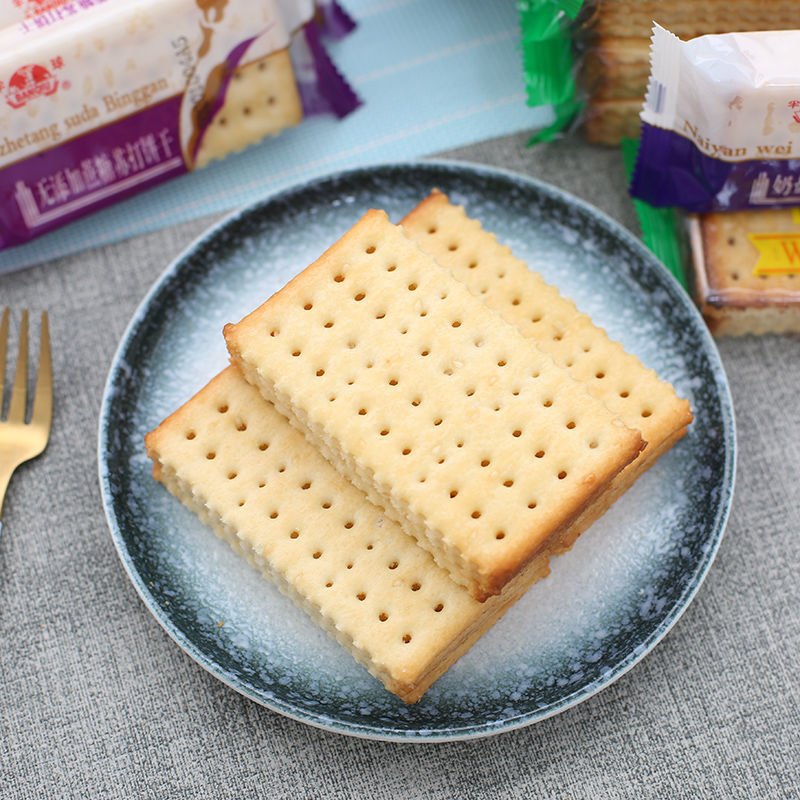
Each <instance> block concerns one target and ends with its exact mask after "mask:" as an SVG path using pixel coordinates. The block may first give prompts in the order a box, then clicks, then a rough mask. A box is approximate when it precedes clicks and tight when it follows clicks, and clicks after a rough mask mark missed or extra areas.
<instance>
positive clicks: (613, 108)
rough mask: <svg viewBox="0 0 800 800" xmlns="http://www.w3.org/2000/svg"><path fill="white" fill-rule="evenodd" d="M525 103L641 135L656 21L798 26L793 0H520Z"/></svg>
mask: <svg viewBox="0 0 800 800" xmlns="http://www.w3.org/2000/svg"><path fill="white" fill-rule="evenodd" d="M517 5H518V9H519V17H520V28H521V32H522V55H523V68H524V76H525V81H526V85H527V90H528V103H529V105H532V106H539V105H552V106H553V108H554V111H555V114H554V116H555V119H554V122H553V124H552V125H551V126H549V127H548V128H546V129H545V130H543V131H541V132H539V133H538V134H537V135H536V136H535V137H534V141H542V140H548V139H552V138H553V137H555V136H557V135H559V134H560V133H562V132H564V131H566V130H573V129H579V130H580V132H581V134H582V136H583V137H584V138H585V139H586V140H587V141H590V142H593V143H597V144H608V145H617V144H619V142H620V141H621V140H622V139H624V138H633V139H635V138H637V137H638V135H639V112H640V111H641V106H642V101H643V99H644V95H645V90H646V88H647V81H648V76H649V74H650V35H651V31H652V27H653V22H656V23H658V24H660V25H662V26H663V27H665V28H667V29H668V30H670V31H672V32H673V33H675V34H677V35H678V36H680V37H681V38H683V39H691V38H694V37H697V36H701V35H703V34H716V33H726V32H728V31H752V30H758V31H766V30H780V29H791V28H796V27H798V19H799V18H798V7H797V2H796V0H769V2H764V1H763V0H703V2H699V0H518V3H517Z"/></svg>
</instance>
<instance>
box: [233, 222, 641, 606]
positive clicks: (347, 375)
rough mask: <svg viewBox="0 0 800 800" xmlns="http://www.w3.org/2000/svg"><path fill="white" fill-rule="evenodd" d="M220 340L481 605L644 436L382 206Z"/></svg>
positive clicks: (567, 521)
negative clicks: (476, 293)
mask: <svg viewBox="0 0 800 800" xmlns="http://www.w3.org/2000/svg"><path fill="white" fill-rule="evenodd" d="M225 338H226V340H227V344H228V349H229V351H230V353H231V356H232V359H233V361H234V363H236V364H237V365H239V366H240V368H241V369H242V371H243V374H244V375H245V377H246V378H247V379H248V380H249V381H251V382H252V383H253V384H254V385H256V386H257V387H258V388H259V389H260V390H261V392H262V394H263V395H264V397H265V398H266V399H267V400H269V401H270V402H273V403H274V404H275V406H276V408H277V409H278V410H279V411H280V412H281V413H283V414H285V415H286V416H287V417H288V418H289V419H290V420H292V421H293V422H294V423H295V424H297V425H298V426H299V427H300V428H301V429H302V430H303V432H304V433H305V434H306V436H307V437H308V438H309V440H310V441H311V442H312V443H313V444H315V445H316V446H317V447H318V448H319V449H320V451H321V452H322V453H323V454H324V455H325V456H326V457H327V458H328V460H329V461H331V463H333V464H334V466H336V467H337V468H338V469H339V470H340V472H341V473H342V474H343V475H344V476H345V477H347V478H348V479H349V480H351V481H352V482H353V483H354V484H355V485H356V486H357V487H358V488H360V489H361V490H362V491H364V492H365V494H366V495H367V496H368V497H369V498H370V499H371V500H372V501H373V502H374V503H376V504H377V505H380V506H382V507H384V508H385V509H386V513H387V514H388V515H389V516H390V517H392V518H393V519H394V520H395V521H397V522H398V523H399V524H400V525H401V526H402V527H403V528H404V530H405V531H406V532H407V533H410V534H411V535H412V536H414V538H416V539H417V541H418V542H419V543H420V544H421V545H422V546H423V547H425V548H426V549H428V550H430V552H431V553H432V554H433V555H434V558H435V559H436V561H437V563H439V564H440V566H442V567H444V568H445V569H446V570H447V571H448V572H449V573H450V575H451V577H452V578H453V579H454V580H455V581H457V582H458V583H461V584H463V585H465V586H467V588H468V589H469V590H470V592H471V593H472V594H473V596H474V597H476V598H477V599H479V600H485V599H486V598H487V597H488V596H490V595H492V594H498V593H499V592H500V591H501V590H502V588H503V586H505V585H506V584H507V583H508V582H509V581H510V580H512V579H513V578H514V577H515V576H517V575H519V574H521V573H523V572H524V570H525V567H526V565H528V564H529V563H531V562H532V561H533V560H534V559H536V558H537V557H538V556H540V555H541V554H542V553H544V552H546V551H547V550H548V548H549V547H550V546H552V544H553V542H554V541H555V540H557V539H558V538H559V537H561V536H562V535H563V534H564V532H565V531H566V530H567V529H569V528H570V526H571V525H572V524H573V522H574V521H575V520H576V518H577V517H579V516H580V515H581V514H582V513H583V512H584V511H585V510H586V509H587V508H588V507H589V506H590V505H591V503H592V502H593V501H594V499H595V498H596V497H597V496H598V495H599V494H600V493H601V492H602V491H603V490H604V489H605V487H606V485H607V484H608V483H609V481H610V480H611V479H612V478H613V477H614V476H615V475H616V474H617V473H618V472H619V471H620V470H622V469H623V468H624V467H625V466H626V465H627V464H628V463H630V462H631V461H633V459H634V458H636V456H637V455H638V453H639V451H640V450H641V448H642V447H643V440H642V437H641V435H640V433H639V431H638V430H635V429H631V428H628V427H627V426H625V425H624V423H622V421H621V420H620V419H619V418H618V417H617V416H615V415H614V414H612V413H611V412H610V411H609V410H608V409H607V408H606V407H605V405H603V403H601V402H600V401H598V400H596V399H595V398H594V397H592V395H591V394H589V392H588V391H587V389H586V387H585V386H584V385H583V384H581V383H579V382H578V381H576V380H574V379H573V378H572V377H571V376H570V375H569V373H568V372H567V371H566V370H565V369H563V368H561V367H558V366H557V365H556V364H555V363H554V362H553V360H552V358H551V357H550V356H548V355H546V354H544V353H543V352H542V351H541V350H540V349H539V348H538V347H537V346H536V345H535V344H534V343H533V342H532V341H531V340H530V339H526V338H525V337H523V336H522V334H521V333H520V332H519V331H518V330H517V329H516V328H515V327H514V326H512V325H510V324H508V323H507V322H505V321H504V320H503V319H502V318H501V317H500V316H499V315H498V314H496V313H495V312H493V311H492V310H491V309H489V308H488V307H487V306H486V305H485V304H484V303H483V302H481V300H480V299H479V298H478V297H476V296H474V295H473V294H472V293H471V292H470V291H469V290H468V289H467V288H466V286H464V284H462V283H461V282H460V281H457V280H455V278H453V276H452V275H451V274H450V272H449V271H448V270H447V269H445V268H443V267H441V266H439V265H438V264H437V263H436V261H435V260H434V259H433V258H432V257H431V256H430V255H428V254H426V253H424V252H422V250H420V249H419V248H418V247H417V246H416V245H415V244H414V243H413V242H412V241H411V240H410V239H408V238H407V237H406V235H405V234H404V233H403V231H402V230H401V229H400V228H398V227H396V226H394V225H392V224H391V223H390V222H389V221H388V219H387V217H386V214H385V213H384V212H380V211H370V212H368V213H367V214H365V215H364V217H363V218H362V219H361V220H360V221H359V222H358V223H357V224H356V225H355V226H354V227H353V228H352V229H351V230H350V231H348V232H347V233H346V234H345V235H344V236H343V237H342V238H341V239H340V240H339V241H338V242H337V243H336V244H334V245H333V246H332V247H331V248H330V249H329V250H328V251H327V252H325V253H324V254H323V255H322V256H321V257H320V258H319V259H318V260H317V261H316V262H314V263H313V264H312V265H311V266H310V267H308V268H307V269H305V270H304V271H303V272H302V273H300V275H298V276H297V277H296V278H295V279H294V280H292V281H291V282H290V283H289V284H288V285H287V286H286V287H284V288H283V289H282V290H281V291H279V292H278V293H277V294H275V295H273V296H272V297H271V298H270V299H269V300H267V301H266V302H265V303H264V304H263V305H262V306H261V307H259V308H258V309H256V310H255V311H254V312H252V313H251V314H250V315H248V316H247V317H246V318H245V319H244V320H242V321H241V322H240V323H238V324H235V325H227V326H226V327H225Z"/></svg>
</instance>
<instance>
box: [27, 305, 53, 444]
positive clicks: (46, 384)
mask: <svg viewBox="0 0 800 800" xmlns="http://www.w3.org/2000/svg"><path fill="white" fill-rule="evenodd" d="M34 392H35V393H34V395H33V416H32V417H31V423H32V424H33V425H42V426H44V427H46V429H47V430H48V431H49V430H50V420H51V418H52V416H53V365H52V359H51V356H50V326H49V324H48V318H47V312H46V311H43V312H42V323H41V327H40V329H39V372H38V374H37V376H36V389H35V390H34Z"/></svg>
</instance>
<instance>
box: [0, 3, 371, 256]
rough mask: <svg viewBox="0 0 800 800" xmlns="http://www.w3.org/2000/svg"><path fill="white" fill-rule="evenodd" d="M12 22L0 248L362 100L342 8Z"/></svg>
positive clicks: (0, 152)
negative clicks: (345, 72) (332, 54)
mask: <svg viewBox="0 0 800 800" xmlns="http://www.w3.org/2000/svg"><path fill="white" fill-rule="evenodd" d="M0 24H3V25H5V27H3V28H2V29H0V108H1V109H2V111H0V250H2V249H4V248H7V247H11V246H14V245H18V244H22V243H24V242H26V241H28V240H30V239H33V238H34V237H36V236H39V235H41V234H43V233H45V232H47V231H50V230H53V229H54V228H57V227H59V226H61V225H63V224H65V223H67V222H70V221H72V220H74V219H77V218H79V217H81V216H84V215H86V214H88V213H91V212H92V211H95V210H98V209H100V208H102V207H104V206H106V205H109V204H111V203H115V202H118V201H120V200H122V199H124V198H126V197H129V196H131V195H133V194H136V193H138V192H141V191H143V190H145V189H147V188H150V187H152V186H155V185H157V184H159V183H161V182H163V181H166V180H169V179H171V178H174V177H177V176H179V175H182V174H185V173H186V172H191V171H192V170H194V169H197V168H200V167H202V166H204V165H206V164H208V163H209V162H210V161H213V160H215V159H221V158H224V157H225V156H226V155H228V154H230V153H233V152H236V151H238V150H241V149H243V148H245V147H247V146H249V145H251V144H254V143H256V142H259V141H261V140H262V139H264V138H265V137H267V136H271V135H275V134H277V133H279V132H280V131H282V130H284V129H286V128H288V127H291V126H293V125H297V124H298V123H299V122H300V121H301V120H302V119H303V118H304V117H305V116H308V115H310V114H318V113H332V114H335V115H337V116H339V117H341V116H344V115H346V114H348V113H349V112H350V111H352V110H353V109H354V108H355V107H356V106H357V105H358V104H359V100H358V98H357V97H356V95H355V94H354V93H353V91H352V89H351V88H350V87H349V85H348V84H347V81H346V80H345V79H344V77H343V76H342V75H341V74H340V73H339V72H338V70H337V69H336V67H335V66H334V64H333V62H332V61H331V59H330V58H329V57H328V54H327V52H326V50H325V47H324V44H323V40H324V39H325V38H326V37H335V38H339V37H341V36H343V35H345V34H346V33H347V32H348V31H349V30H351V29H352V27H353V22H352V20H351V19H350V18H349V17H348V16H347V14H346V12H344V10H343V9H342V8H341V6H339V5H338V4H337V3H336V2H333V0H323V1H322V2H320V3H317V4H315V3H313V2H312V0H257V1H256V2H246V0H196V1H194V2H193V1H192V0H74V2H67V1H64V0H0ZM0 257H2V256H1V255H0Z"/></svg>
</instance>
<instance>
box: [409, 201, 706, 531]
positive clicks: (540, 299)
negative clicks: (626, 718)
mask: <svg viewBox="0 0 800 800" xmlns="http://www.w3.org/2000/svg"><path fill="white" fill-rule="evenodd" d="M400 224H401V226H402V227H403V229H404V230H405V231H406V232H407V233H408V235H409V236H411V238H412V239H414V240H415V241H416V242H417V244H418V245H419V246H420V247H421V248H422V249H423V250H425V251H427V252H429V253H430V254H431V255H432V256H434V258H435V259H436V260H437V261H438V263H439V264H441V265H442V266H444V267H447V268H448V269H450V270H451V272H452V273H453V275H454V276H455V277H456V278H457V279H458V280H460V281H462V282H463V283H465V284H466V286H467V287H468V288H469V289H470V290H471V291H472V292H473V293H475V294H477V295H478V296H479V297H481V299H482V300H483V301H484V302H485V303H486V304H487V305H488V306H489V307H490V308H492V309H494V310H495V311H496V312H497V313H499V314H500V315H501V316H502V317H503V318H504V319H506V320H507V321H508V322H510V323H511V324H513V325H515V326H516V327H517V328H518V329H519V330H520V332H521V333H522V334H523V335H524V336H526V337H528V338H530V339H532V340H533V341H535V342H536V344H537V345H538V346H539V347H540V348H541V349H542V350H544V351H545V352H547V353H549V354H550V355H551V356H552V357H553V359H554V360H555V362H556V363H557V364H559V365H560V366H562V367H564V368H565V369H567V370H569V372H570V374H571V375H572V376H573V378H575V379H576V380H578V381H581V382H582V383H584V384H585V385H586V387H587V388H588V390H589V391H590V392H591V393H592V395H594V396H595V397H596V398H597V399H598V400H600V401H602V402H603V403H604V404H605V405H606V406H607V407H608V408H609V409H610V410H611V411H612V412H613V413H615V414H617V415H619V417H620V418H621V419H622V420H623V421H624V422H625V424H626V425H628V426H629V427H631V428H637V429H638V430H640V431H641V433H642V437H643V438H644V439H645V441H646V442H647V444H646V446H645V449H644V451H643V452H642V454H641V455H640V456H639V457H638V458H637V459H636V460H635V461H634V462H633V463H631V464H630V465H629V466H628V467H626V468H625V469H624V470H623V471H622V472H621V473H620V474H619V475H618V476H617V477H616V478H615V479H614V480H613V481H612V483H611V484H610V485H609V487H608V488H607V490H606V491H605V492H604V493H603V495H602V497H600V498H598V500H597V501H596V502H595V503H594V504H593V506H592V507H591V508H590V509H588V510H587V513H586V514H585V515H584V519H583V522H582V524H578V525H576V526H574V527H573V534H574V536H575V538H577V536H578V535H579V534H580V533H581V531H582V530H584V529H585V528H586V527H588V526H589V524H590V523H591V522H592V521H594V520H595V519H596V518H597V517H599V516H600V515H601V514H602V513H603V512H604V511H605V510H606V509H607V508H608V507H609V506H610V505H611V504H612V503H613V502H614V501H615V500H616V499H617V498H618V497H619V496H620V495H621V494H622V493H623V492H625V491H626V490H627V489H628V488H629V487H630V486H631V485H632V484H633V482H634V481H635V480H636V479H637V478H638V477H639V476H640V475H641V474H642V473H643V472H644V471H645V470H647V469H649V467H651V466H652V465H653V463H655V461H656V460H657V459H658V457H659V456H661V455H662V454H663V453H664V452H666V451H667V450H668V449H669V448H670V447H672V445H673V444H674V443H675V442H676V441H678V440H679V439H680V438H681V437H682V436H683V435H684V434H685V433H686V430H687V426H688V425H689V423H690V422H691V420H692V413H691V410H690V408H689V403H688V402H687V401H686V400H684V399H682V398H679V397H678V395H677V393H676V392H675V389H674V388H673V387H672V385H671V384H669V383H667V382H665V381H662V380H661V379H660V378H659V377H658V375H656V373H655V372H654V371H653V370H652V369H648V368H646V367H645V366H644V365H643V364H642V363H641V361H640V360H639V359H638V358H637V357H636V356H634V355H632V354H631V353H628V352H626V351H625V349H624V348H623V347H622V345H621V344H620V343H619V342H615V341H612V340H611V339H610V338H609V337H608V336H607V334H606V333H605V331H604V330H602V329H601V328H599V327H597V326H596V325H595V324H594V322H593V321H592V319H591V318H590V317H589V316H588V315H587V314H584V313H583V312H581V311H579V310H578V309H577V308H576V306H575V304H574V303H573V302H572V301H571V300H569V299H567V298H566V297H564V296H563V295H561V293H560V292H559V290H558V289H557V288H556V287H554V286H551V285H550V284H548V283H547V282H546V281H545V280H544V279H543V278H542V277H541V275H539V274H538V273H535V272H532V271H531V270H530V269H529V267H528V265H527V264H525V262H523V261H521V260H520V259H518V258H516V257H515V256H514V254H513V252H512V251H511V248H509V247H508V246H506V245H503V244H500V242H498V240H497V237H496V236H495V235H494V234H492V233H490V232H488V231H486V230H484V229H483V226H482V225H481V223H480V222H479V221H478V220H475V219H470V218H469V217H468V216H467V214H466V211H465V210H464V208H463V207H461V206H455V205H453V204H452V203H450V201H449V199H448V197H447V195H445V194H444V193H442V192H438V191H434V192H433V193H431V195H429V196H428V197H427V198H425V199H424V200H423V201H422V202H421V203H420V204H419V205H418V206H417V207H416V208H415V209H413V210H412V211H411V212H410V213H409V214H408V215H407V216H406V217H405V218H404V219H403V220H402V222H401V223H400Z"/></svg>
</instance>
